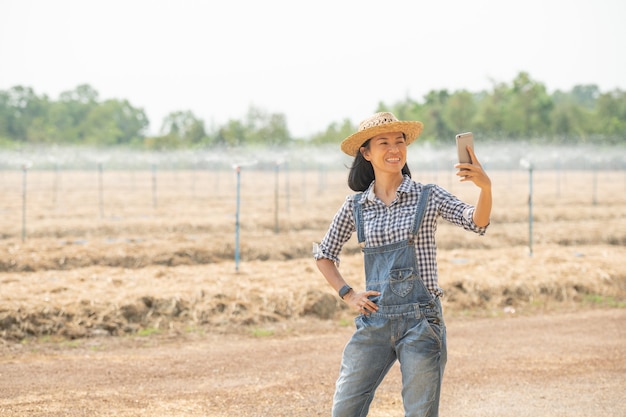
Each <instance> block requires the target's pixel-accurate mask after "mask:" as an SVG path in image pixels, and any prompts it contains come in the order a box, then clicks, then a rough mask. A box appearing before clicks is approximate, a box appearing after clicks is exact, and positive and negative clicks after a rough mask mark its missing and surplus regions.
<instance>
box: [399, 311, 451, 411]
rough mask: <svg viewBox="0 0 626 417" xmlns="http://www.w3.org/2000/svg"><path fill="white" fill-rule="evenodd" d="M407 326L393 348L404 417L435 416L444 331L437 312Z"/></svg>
mask: <svg viewBox="0 0 626 417" xmlns="http://www.w3.org/2000/svg"><path fill="white" fill-rule="evenodd" d="M407 324H408V323H407ZM409 326H410V327H409V328H407V331H406V334H405V337H404V338H402V340H401V341H400V342H399V343H398V345H397V350H398V360H399V362H400V370H401V371H402V401H403V403H404V410H405V416H406V417H437V416H438V415H439V398H440V394H441V383H442V380H443V372H444V369H445V366H446V362H447V346H446V328H445V324H444V322H443V318H442V317H441V310H439V312H431V313H428V314H427V316H426V317H422V318H418V319H415V321H414V322H413V323H412V324H409Z"/></svg>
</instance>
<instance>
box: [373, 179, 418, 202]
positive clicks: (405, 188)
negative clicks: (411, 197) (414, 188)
mask: <svg viewBox="0 0 626 417" xmlns="http://www.w3.org/2000/svg"><path fill="white" fill-rule="evenodd" d="M375 182H376V180H374V181H372V183H371V184H370V186H369V187H367V190H365V192H364V193H363V194H364V197H365V198H366V199H367V200H369V201H374V199H375V198H376V194H374V183H375ZM412 182H413V180H411V178H410V177H409V176H408V175H406V174H405V175H403V178H402V182H401V183H400V186H399V187H398V190H397V191H396V195H397V194H398V193H403V194H406V193H408V192H410V191H411V184H412Z"/></svg>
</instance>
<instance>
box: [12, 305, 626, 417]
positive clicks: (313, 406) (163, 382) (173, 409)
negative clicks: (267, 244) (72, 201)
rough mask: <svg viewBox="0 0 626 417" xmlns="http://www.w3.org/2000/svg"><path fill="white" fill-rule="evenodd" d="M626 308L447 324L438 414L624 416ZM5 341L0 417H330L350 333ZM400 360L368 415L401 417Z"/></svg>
mask: <svg viewBox="0 0 626 417" xmlns="http://www.w3.org/2000/svg"><path fill="white" fill-rule="evenodd" d="M625 320H626V310H624V309H600V310H584V311H576V312H560V313H549V314H536V315H532V316H522V317H498V318H462V317H452V318H448V323H447V327H448V343H449V362H448V366H447V369H446V375H445V379H444V387H443V394H442V401H441V415H443V416H459V417H462V416H499V417H506V416H516V417H523V416H534V417H537V416H538V417H544V416H545V417H554V416H568V417H583V416H585V417H587V416H616V417H617V416H624V415H625V412H626V411H625V410H626V409H625V408H624V404H626V349H625V348H624V347H625V346H626V327H625V326H624V322H625ZM292 326H293V327H289V328H288V329H285V330H284V331H283V332H280V333H279V334H275V335H271V336H263V335H260V336H259V335H257V336H252V335H240V334H239V335H237V334H230V335H225V334H194V335H190V334H187V335H177V336H173V335H172V336H149V337H131V338H102V337H100V338H92V339H86V340H83V341H81V342H79V343H75V344H60V345H59V344H51V343H36V344H29V345H12V346H5V347H4V348H3V349H2V356H1V360H0V414H1V415H2V416H6V417H13V416H328V415H330V411H329V410H330V406H331V399H332V394H333V385H334V380H335V378H336V376H337V371H338V366H339V360H340V354H341V349H342V347H343V345H344V343H345V342H346V340H347V339H348V338H349V336H350V333H351V330H352V329H351V328H350V327H349V326H337V325H332V324H330V323H328V322H319V321H316V320H315V319H311V320H309V322H307V323H297V324H295V323H293V324H292ZM400 388H401V387H400V375H399V371H398V367H397V365H396V366H395V367H394V368H392V370H391V372H390V374H389V375H388V377H387V379H386V380H385V381H384V382H383V384H382V385H381V387H380V388H379V390H378V393H377V396H376V399H375V401H374V403H373V405H372V409H371V412H370V416H400V415H403V410H402V403H401V398H400V394H399V393H400Z"/></svg>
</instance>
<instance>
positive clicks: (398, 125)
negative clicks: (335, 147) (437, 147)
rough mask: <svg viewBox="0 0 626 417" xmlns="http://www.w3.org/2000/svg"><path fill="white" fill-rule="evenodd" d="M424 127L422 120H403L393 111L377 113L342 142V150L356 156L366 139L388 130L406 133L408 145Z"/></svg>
mask: <svg viewBox="0 0 626 417" xmlns="http://www.w3.org/2000/svg"><path fill="white" fill-rule="evenodd" d="M423 128H424V124H423V123H422V122H401V121H399V120H398V119H397V118H396V116H394V115H393V114H392V113H389V112H381V113H376V114H374V115H372V116H370V117H368V118H367V119H365V120H363V121H362V122H361V123H359V130H358V132H356V133H354V134H352V135H350V136H348V137H347V138H346V139H344V141H343V142H341V150H342V151H344V152H345V153H347V154H348V155H350V156H356V153H357V152H358V151H359V148H361V145H363V143H365V141H367V140H368V139H371V138H373V137H374V136H376V135H380V134H381V133H387V132H402V133H404V135H405V136H406V144H407V145H408V144H410V143H411V142H413V141H414V140H415V139H416V138H417V137H418V136H419V135H420V133H422V129H423Z"/></svg>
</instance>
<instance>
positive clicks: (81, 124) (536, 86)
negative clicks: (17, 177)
mask: <svg viewBox="0 0 626 417" xmlns="http://www.w3.org/2000/svg"><path fill="white" fill-rule="evenodd" d="M374 111H391V112H393V113H394V114H395V115H396V116H397V117H398V118H399V119H401V120H420V121H422V122H423V123H424V125H425V128H424V132H423V133H422V138H423V140H426V141H432V142H438V141H444V140H450V138H451V137H453V136H454V135H455V134H456V133H458V132H462V131H473V132H476V134H477V135H479V136H480V137H481V138H482V139H487V140H488V139H490V140H494V141H498V140H502V141H505V140H506V141H510V140H531V141H538V142H546V143H572V142H574V143H580V142H587V143H610V144H616V143H624V140H625V138H626V92H624V91H621V90H620V89H616V90H613V91H608V92H602V91H600V89H599V88H598V86H597V85H577V86H575V87H573V88H572V89H571V90H570V91H559V90H557V91H555V92H553V93H548V91H547V88H546V86H545V85H544V84H543V83H541V82H539V81H536V80H533V79H532V78H531V77H530V76H529V74H528V73H526V72H520V73H519V74H518V75H517V76H516V77H515V78H514V79H513V81H512V82H511V83H506V82H500V83H495V82H494V83H492V87H491V89H490V90H485V91H479V92H470V91H467V90H457V91H453V92H450V91H448V90H445V89H444V90H432V91H430V92H429V93H428V94H426V95H425V96H424V97H423V98H422V99H419V100H418V99H414V98H411V97H406V98H405V99H404V100H400V101H397V102H395V103H384V102H380V103H379V104H378V108H377V109H374ZM356 123H358V121H356ZM356 123H355V122H353V121H352V120H349V119H344V120H343V121H337V122H333V123H331V124H330V125H329V126H327V127H326V128H325V129H324V130H322V131H320V132H318V133H315V134H312V135H311V136H310V137H307V138H296V137H293V136H292V135H291V134H290V133H289V129H288V127H287V118H286V116H285V115H284V114H281V113H268V112H266V111H264V110H263V109H261V108H258V107H250V108H249V109H248V112H247V114H246V115H245V116H244V118H243V119H241V120H237V119H231V120H229V121H228V122H226V123H225V124H223V125H220V126H215V127H212V128H210V129H207V127H206V126H205V123H204V121H203V120H202V119H200V118H198V117H197V116H196V115H194V114H193V112H192V111H189V110H186V111H174V112H171V113H170V114H168V115H167V116H166V117H165V118H164V119H163V120H162V123H161V129H160V133H159V134H158V135H147V134H146V131H147V129H148V126H149V120H148V118H147V116H146V114H145V112H144V110H143V109H140V108H136V107H134V106H133V105H131V103H129V101H128V100H123V99H109V100H100V99H99V94H98V92H97V91H96V90H95V89H94V88H93V87H91V86H90V85H87V84H84V85H79V86H77V87H76V88H75V89H74V90H72V91H66V92H63V93H61V94H60V95H59V98H58V99H56V100H53V99H50V98H49V97H48V96H46V95H43V96H38V95H37V94H36V93H35V92H34V90H33V89H32V88H30V87H24V86H15V87H13V88H11V89H9V90H7V91H3V90H0V146H5V147H7V146H19V145H24V144H31V145H39V144H55V145H93V146H118V145H124V146H133V147H140V148H148V149H168V148H170V149H171V148H185V147H211V146H224V147H236V146H244V145H264V146H272V145H281V146H285V145H295V144H299V143H312V144H324V143H338V142H339V141H340V140H342V139H343V138H345V137H346V136H348V135H349V134H351V133H352V132H354V131H355V129H356Z"/></svg>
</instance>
